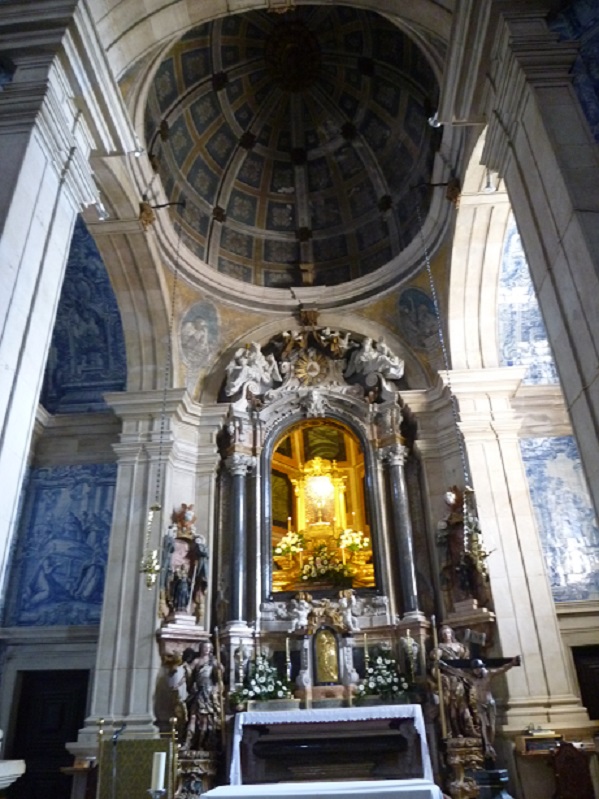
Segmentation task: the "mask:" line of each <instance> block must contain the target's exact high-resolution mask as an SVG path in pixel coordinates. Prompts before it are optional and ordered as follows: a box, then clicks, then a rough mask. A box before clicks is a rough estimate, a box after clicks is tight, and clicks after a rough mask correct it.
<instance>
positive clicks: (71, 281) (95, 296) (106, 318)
mask: <svg viewBox="0 0 599 799" xmlns="http://www.w3.org/2000/svg"><path fill="white" fill-rule="evenodd" d="M126 376H127V366H126V356H125V342H124V336H123V327H122V323H121V317H120V313H119V309H118V306H117V302H116V299H115V296H114V292H113V290H112V286H111V284H110V280H109V278H108V274H107V272H106V267H105V266H104V263H103V261H102V258H101V256H100V253H99V252H98V249H97V247H96V244H95V242H94V240H93V238H92V237H91V234H90V233H89V232H88V230H87V228H86V227H85V225H84V223H83V222H82V221H81V219H78V220H77V222H76V224H75V230H74V232H73V239H72V241H71V249H70V251H69V257H68V261H67V267H66V272H65V279H64V284H63V288H62V293H61V295H60V302H59V304H58V310H57V314H56V324H55V326H54V332H53V334H52V342H51V345H50V352H49V355H48V363H47V366H46V373H45V376H44V386H43V389H42V396H41V402H42V405H44V407H45V408H46V410H48V411H50V413H77V412H89V411H97V410H106V404H105V402H104V398H103V395H104V393H105V392H107V391H122V390H123V389H124V387H125V383H126Z"/></svg>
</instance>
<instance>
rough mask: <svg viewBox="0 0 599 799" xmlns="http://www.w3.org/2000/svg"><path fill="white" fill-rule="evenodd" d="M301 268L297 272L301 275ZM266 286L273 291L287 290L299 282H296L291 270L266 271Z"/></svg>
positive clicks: (264, 276) (264, 272)
mask: <svg viewBox="0 0 599 799" xmlns="http://www.w3.org/2000/svg"><path fill="white" fill-rule="evenodd" d="M299 271H300V270H299V268H298V269H297V272H298V274H299ZM262 274H263V278H264V281H263V282H264V285H265V286H268V287H269V288H273V289H286V288H289V287H290V286H293V285H294V283H296V282H297V281H296V280H294V275H293V273H292V272H290V271H289V269H277V270H276V271H273V270H271V269H265V270H264V271H263V272H262Z"/></svg>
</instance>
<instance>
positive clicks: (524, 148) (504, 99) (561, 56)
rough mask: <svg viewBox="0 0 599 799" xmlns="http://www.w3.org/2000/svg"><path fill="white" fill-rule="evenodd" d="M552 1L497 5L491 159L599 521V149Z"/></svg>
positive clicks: (573, 50) (572, 51)
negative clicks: (552, 24) (554, 24)
mask: <svg viewBox="0 0 599 799" xmlns="http://www.w3.org/2000/svg"><path fill="white" fill-rule="evenodd" d="M549 5H550V4H549V3H548V2H540V1H539V0H536V1H535V2H533V0H528V2H520V1H519V2H505V1H504V2H499V1H498V0H496V2H493V3H491V8H492V14H493V19H494V20H495V22H496V24H495V27H494V37H493V39H492V42H491V46H490V54H491V60H490V70H489V81H488V87H487V89H488V90H487V101H486V107H487V117H488V119H489V129H488V132H487V136H486V144H485V148H484V151H483V162H484V163H485V164H488V165H489V166H490V167H491V168H492V169H495V170H497V171H498V172H499V173H500V174H501V175H502V176H503V177H504V179H505V184H506V186H507V190H508V193H509V196H510V200H511V202H512V206H513V209H514V213H515V216H516V220H517V222H518V228H519V231H520V234H521V236H522V241H523V244H524V249H525V252H526V256H527V260H528V264H529V267H530V271H531V276H532V280H533V283H534V286H535V289H536V292H537V296H538V300H539V305H540V308H541V311H542V314H543V318H544V321H545V325H546V327H547V333H548V336H549V340H550V342H551V345H552V350H553V355H554V357H555V361H556V365H557V369H558V372H559V375H560V379H561V384H562V387H563V390H564V395H565V399H566V405H567V407H568V410H569V413H570V416H571V419H572V424H573V428H574V433H575V435H576V438H577V442H578V447H579V451H580V456H581V460H582V463H583V466H584V470H585V473H586V476H587V481H588V484H589V488H590V491H591V495H592V498H593V503H594V506H595V511H596V512H597V513H598V515H599V450H598V448H597V439H598V438H599V391H598V389H597V386H598V384H599V383H598V377H599V358H598V357H597V353H598V352H599V315H598V314H597V309H596V297H597V296H598V295H599V148H598V147H597V143H596V142H595V141H594V139H593V136H592V133H591V129H590V126H589V124H588V122H587V120H586V118H585V116H584V113H583V110H582V108H581V105H580V103H579V100H578V98H577V96H576V93H575V90H574V87H573V84H572V80H573V76H572V69H571V68H572V65H573V63H574V60H575V58H576V55H577V46H576V43H572V42H559V41H558V40H557V36H556V34H554V33H552V32H551V31H550V30H549V28H548V27H547V22H546V18H547V12H548V10H549Z"/></svg>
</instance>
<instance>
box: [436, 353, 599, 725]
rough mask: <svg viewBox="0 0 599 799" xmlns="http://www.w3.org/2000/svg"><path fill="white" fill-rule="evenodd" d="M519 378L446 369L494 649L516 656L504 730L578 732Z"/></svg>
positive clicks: (583, 716) (581, 712)
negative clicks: (528, 459)
mask: <svg viewBox="0 0 599 799" xmlns="http://www.w3.org/2000/svg"><path fill="white" fill-rule="evenodd" d="M520 378H521V370H520V369H517V370H513V369H509V368H507V369H485V370H480V371H479V372H474V371H473V370H470V371H467V372H455V371H454V372H452V373H451V384H452V387H453V392H454V395H455V396H456V397H457V398H458V400H459V407H460V419H461V422H460V428H461V430H462V432H463V435H464V439H465V444H466V448H467V453H468V460H469V464H470V472H471V475H472V481H473V487H474V489H475V491H476V500H477V506H478V514H479V519H480V523H481V529H482V533H483V544H484V548H485V549H486V550H487V551H488V552H490V553H491V554H490V555H489V557H488V559H487V566H488V570H489V576H490V581H491V590H492V594H493V601H494V610H495V614H496V619H497V627H496V629H497V640H496V647H497V649H498V651H499V652H501V653H502V654H503V655H504V656H506V657H510V656H514V655H518V654H519V655H521V656H522V666H521V668H516V669H512V670H511V671H510V672H509V673H508V674H507V682H508V686H509V695H510V698H509V706H508V709H507V725H506V726H505V727H504V731H506V730H507V731H514V732H515V731H522V730H523V729H525V728H526V727H527V726H528V725H529V724H530V723H531V722H532V723H534V724H535V725H541V726H548V727H551V728H552V729H553V728H555V729H566V728H568V727H569V728H576V729H578V730H581V729H584V728H585V727H586V728H588V727H589V726H590V722H589V720H588V715H587V713H586V711H585V709H584V708H583V707H582V706H581V703H580V699H579V698H578V697H577V696H576V694H575V686H574V683H573V675H572V673H571V671H570V669H569V668H568V663H567V660H566V657H565V653H564V649H563V646H562V641H561V636H560V632H559V626H558V620H557V614H556V611H555V605H554V602H553V597H552V595H551V589H550V585H549V580H548V578H547V574H546V570H545V563H544V557H543V552H542V549H541V543H540V538H539V534H538V532H537V529H536V522H535V517H534V510H533V508H532V505H531V502H530V495H529V491H528V483H527V479H526V473H525V469H524V465H523V462H522V456H521V453H520V446H519V438H518V431H519V429H520V426H521V424H522V420H521V419H518V418H517V416H516V413H515V412H514V410H513V408H512V398H513V397H514V394H515V392H516V389H517V387H518V385H519V383H520ZM481 387H483V388H481Z"/></svg>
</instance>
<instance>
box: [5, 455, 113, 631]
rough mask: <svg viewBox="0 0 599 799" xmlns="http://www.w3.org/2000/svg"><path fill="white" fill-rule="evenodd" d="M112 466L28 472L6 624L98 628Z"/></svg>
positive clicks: (88, 466)
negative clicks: (80, 625)
mask: <svg viewBox="0 0 599 799" xmlns="http://www.w3.org/2000/svg"><path fill="white" fill-rule="evenodd" d="M116 472H117V467H116V465H115V464H93V465H91V464H87V465H82V466H54V467H50V468H38V469H33V470H32V472H31V474H30V476H29V480H28V487H27V492H26V500H25V503H24V506H23V513H22V516H21V520H20V524H19V533H18V539H17V548H16V551H15V554H14V560H13V565H12V569H11V590H10V597H11V600H10V604H9V606H8V608H7V616H8V618H7V623H8V624H9V625H16V626H21V625H22V626H50V625H79V624H99V622H100V615H101V611H102V597H103V593H104V576H105V571H106V561H107V556H108V539H109V536H110V526H111V523H112V508H113V501H114V490H115V485H116Z"/></svg>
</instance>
